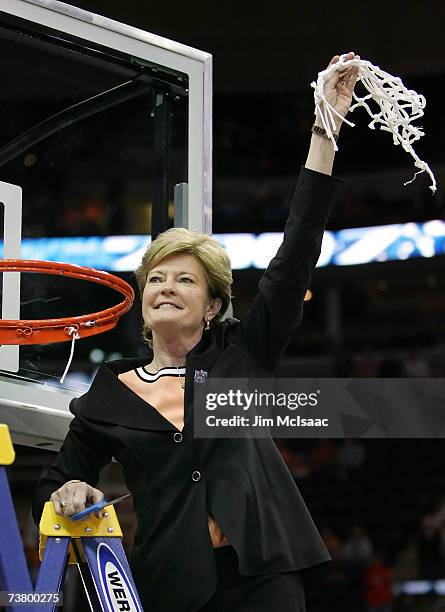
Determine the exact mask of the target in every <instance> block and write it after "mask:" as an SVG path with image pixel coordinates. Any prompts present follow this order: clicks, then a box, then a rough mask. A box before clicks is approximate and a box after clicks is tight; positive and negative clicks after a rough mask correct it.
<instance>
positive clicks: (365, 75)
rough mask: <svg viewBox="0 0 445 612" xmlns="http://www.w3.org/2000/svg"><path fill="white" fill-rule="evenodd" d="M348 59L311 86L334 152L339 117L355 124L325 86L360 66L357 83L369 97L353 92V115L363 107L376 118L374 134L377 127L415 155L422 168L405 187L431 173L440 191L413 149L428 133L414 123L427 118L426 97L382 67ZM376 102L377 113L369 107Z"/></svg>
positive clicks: (432, 187) (374, 120)
mask: <svg viewBox="0 0 445 612" xmlns="http://www.w3.org/2000/svg"><path fill="white" fill-rule="evenodd" d="M344 57H345V56H340V59H339V61H338V62H337V63H336V64H332V65H331V66H329V67H328V68H326V70H323V71H322V72H319V73H318V78H317V82H315V81H314V82H313V83H311V86H312V87H313V88H314V99H315V115H316V116H317V117H319V118H320V120H321V122H322V124H323V127H324V129H325V130H326V134H327V135H328V137H329V138H330V139H331V140H332V144H333V145H334V149H335V150H336V151H338V147H337V144H336V142H335V139H334V136H333V132H334V130H335V129H336V124H335V117H334V115H337V116H338V117H339V118H340V119H341V120H342V121H344V122H345V123H347V124H348V125H350V126H351V127H354V125H355V124H354V123H352V122H351V121H348V120H347V119H346V118H343V117H342V116H341V115H340V114H339V113H338V112H337V111H336V110H335V109H334V108H333V107H332V106H331V105H330V104H329V102H328V101H327V100H326V98H325V95H324V88H323V86H324V83H325V81H326V79H328V78H329V77H330V76H331V74H332V73H333V72H334V71H335V70H342V71H343V70H345V69H346V68H348V67H349V66H358V67H359V73H358V77H357V81H361V83H362V84H363V85H364V87H365V89H367V90H368V92H369V93H368V94H367V95H365V96H363V97H362V98H360V97H359V96H357V94H356V93H355V91H354V92H353V100H355V104H353V105H352V106H351V108H350V109H349V110H350V111H353V110H355V109H356V108H357V107H358V106H363V107H364V108H365V109H366V111H367V112H368V114H369V115H370V116H371V117H372V121H371V123H370V124H369V125H368V127H370V128H371V130H374V129H375V126H376V124H377V125H378V126H379V127H380V129H381V130H384V131H385V132H390V133H391V134H392V139H393V143H394V144H395V145H399V144H400V145H402V148H403V149H404V150H405V151H406V152H407V153H409V154H410V155H412V157H413V158H414V165H415V167H416V168H419V170H418V172H415V174H414V176H413V178H412V179H411V180H410V181H407V182H406V183H404V185H408V184H409V183H412V182H413V181H414V179H415V178H416V176H417V175H418V174H421V173H422V172H427V173H428V174H429V176H430V178H431V181H432V184H431V185H430V189H431V190H432V192H433V193H435V191H436V180H435V178H434V174H433V173H432V171H431V168H430V167H429V166H428V164H427V163H426V162H424V161H422V160H421V159H420V158H419V157H418V156H417V154H416V152H415V151H414V149H413V143H414V142H415V141H416V140H419V138H421V136H423V135H424V132H423V131H422V130H421V129H420V128H419V127H416V126H414V125H413V122H414V121H416V120H417V119H420V117H423V109H424V108H425V104H426V100H425V98H424V96H421V95H419V94H418V93H416V92H415V91H413V90H409V89H407V88H406V87H405V86H404V84H403V83H402V81H401V79H400V78H399V77H394V76H392V75H391V74H388V73H387V72H385V71H384V70H381V69H380V68H379V67H378V66H374V65H373V64H371V62H368V61H366V60H363V59H352V60H348V61H344ZM371 100H374V102H376V104H377V106H378V108H377V109H376V112H375V113H373V112H372V110H371V108H370V107H369V105H368V103H369V102H371Z"/></svg>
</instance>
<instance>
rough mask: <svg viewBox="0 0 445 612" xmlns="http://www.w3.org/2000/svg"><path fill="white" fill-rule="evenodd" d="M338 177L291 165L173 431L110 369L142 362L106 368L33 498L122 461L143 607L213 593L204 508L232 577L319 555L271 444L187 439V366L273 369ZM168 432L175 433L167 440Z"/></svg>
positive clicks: (321, 549)
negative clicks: (284, 194) (239, 312)
mask: <svg viewBox="0 0 445 612" xmlns="http://www.w3.org/2000/svg"><path fill="white" fill-rule="evenodd" d="M339 185H340V181H339V180H338V179H335V178H332V177H329V176H327V175H323V174H319V173H317V172H313V171H310V170H306V169H304V168H303V169H302V171H301V174H300V177H299V180H298V183H297V188H296V191H295V195H294V198H293V200H292V205H291V210H290V215H289V219H288V221H287V223H286V228H285V236H284V241H283V244H282V245H281V246H280V248H279V250H278V253H277V255H276V256H275V258H274V259H273V260H272V261H271V263H270V265H269V267H268V268H267V270H266V271H265V273H264V275H263V277H262V278H261V281H260V283H259V292H258V295H257V296H256V298H255V299H254V301H253V303H252V305H251V308H250V310H249V312H248V313H247V314H246V315H245V316H244V317H243V318H242V319H241V320H240V321H238V320H236V319H227V320H225V321H224V322H222V323H220V324H219V325H216V326H215V327H214V328H213V329H211V330H210V331H208V332H205V333H204V334H203V336H202V340H201V341H200V342H199V343H198V344H197V345H196V346H195V347H194V349H193V350H192V351H190V353H189V354H188V355H187V358H186V382H185V401H184V411H185V415H184V429H183V431H182V434H181V435H178V434H180V432H179V431H178V430H177V429H176V428H175V427H174V426H173V425H172V424H171V423H170V422H169V421H167V420H166V419H165V418H164V417H163V416H162V415H161V414H160V413H159V412H157V411H156V409H155V408H153V407H152V406H150V405H149V404H147V403H146V402H145V401H144V400H142V399H141V398H140V397H139V396H138V395H136V394H135V393H133V392H132V391H131V390H130V389H129V388H128V387H127V386H126V385H125V384H123V383H122V382H121V381H120V380H119V379H118V378H117V374H118V373H120V372H125V371H128V370H131V369H133V368H135V367H137V366H140V365H146V364H147V363H149V362H150V361H151V357H148V358H145V359H122V360H119V361H115V362H112V363H105V364H104V365H102V366H101V368H100V369H99V371H98V373H97V375H96V377H95V380H94V381H93V383H92V386H91V388H90V390H89V391H88V392H87V393H86V394H85V395H83V396H82V397H80V398H77V399H74V400H73V401H72V403H71V406H70V410H71V412H72V413H73V414H74V415H75V418H74V419H73V420H72V421H71V424H70V430H69V433H68V434H67V436H66V438H65V441H64V444H63V446H62V448H61V450H60V452H59V454H58V456H57V459H56V462H55V463H54V465H53V466H52V467H51V468H50V469H49V471H48V473H47V474H46V475H45V476H44V477H43V478H42V479H41V481H40V483H39V488H38V492H37V494H36V497H35V499H34V505H33V512H34V518H35V520H36V521H38V520H39V517H40V515H41V512H42V507H43V504H44V502H45V501H46V500H48V499H49V497H50V495H51V493H52V492H53V491H55V490H56V489H57V488H59V487H60V486H61V485H62V484H63V483H64V482H66V481H67V480H71V479H77V478H78V479H80V480H84V481H86V482H88V483H89V484H91V485H93V486H95V485H96V483H97V482H98V478H99V472H100V470H101V468H102V467H103V466H104V465H105V464H106V463H108V462H109V461H110V459H111V457H113V456H114V457H115V458H116V460H117V461H118V462H119V463H120V464H121V465H122V467H123V471H124V475H125V479H126V483H127V486H128V488H129V490H130V491H131V492H132V494H133V498H134V507H135V512H136V516H137V519H138V528H137V531H136V534H135V540H134V548H133V556H132V567H133V572H134V577H135V580H136V584H137V586H138V589H139V592H140V595H141V598H142V603H143V605H144V606H145V607H146V609H147V610H150V611H151V612H185V611H190V612H191V611H193V610H197V609H198V608H200V607H201V606H202V605H204V603H205V602H206V601H207V600H208V599H209V598H210V597H211V596H212V594H213V592H214V590H215V586H216V580H217V577H216V570H215V563H214V556H213V550H212V544H211V539H210V535H209V530H208V526H207V515H208V514H209V513H210V514H211V515H212V516H213V517H214V518H215V520H216V521H217V523H218V524H219V526H220V527H221V530H222V532H223V533H224V534H225V535H226V536H227V538H228V539H229V541H230V542H231V544H232V545H233V546H234V548H235V550H236V552H237V554H238V558H239V568H240V572H241V573H242V574H246V575H255V574H269V573H278V572H287V571H293V570H300V569H304V568H309V567H313V566H316V565H319V564H321V563H324V562H326V561H328V560H329V555H328V552H327V550H326V548H325V546H324V544H323V542H322V540H321V538H320V536H319V534H318V531H317V529H316V527H315V525H314V523H313V521H312V519H311V517H310V515H309V512H308V510H307V508H306V506H305V504H304V502H303V499H302V498H301V495H300V493H299V491H298V489H297V487H296V485H295V482H294V480H293V478H292V476H291V474H290V473H289V470H288V469H287V467H286V465H285V463H284V461H283V460H282V458H281V455H280V453H279V451H278V450H277V448H276V446H275V443H274V442H273V440H272V439H267V438H266V439H246V438H242V439H198V438H196V439H195V438H194V435H193V387H194V384H196V383H194V373H195V371H196V370H205V371H207V372H208V375H209V377H216V378H225V377H229V378H230V377H234V378H261V377H265V376H272V375H273V373H274V372H275V370H276V369H277V367H278V365H279V362H280V360H281V358H282V356H283V353H284V352H285V350H286V346H287V344H288V341H289V338H290V336H291V334H292V333H293V331H294V330H295V328H296V327H297V325H298V324H299V322H300V320H301V317H302V309H303V297H304V295H305V292H306V290H307V288H308V286H309V282H310V278H311V273H312V270H313V268H314V266H315V264H316V262H317V259H318V256H319V253H320V245H321V240H322V235H323V229H324V226H325V223H326V220H327V218H328V214H329V210H330V207H331V205H332V202H333V199H334V195H335V193H336V191H337V189H338V187H339ZM175 434H176V435H175Z"/></svg>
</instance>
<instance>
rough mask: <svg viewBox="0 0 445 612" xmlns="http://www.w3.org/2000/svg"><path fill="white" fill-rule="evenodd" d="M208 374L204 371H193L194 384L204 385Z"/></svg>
mask: <svg viewBox="0 0 445 612" xmlns="http://www.w3.org/2000/svg"><path fill="white" fill-rule="evenodd" d="M208 376H209V375H208V373H207V372H206V371H205V370H195V376H194V381H195V383H205V381H206V380H207V378H208Z"/></svg>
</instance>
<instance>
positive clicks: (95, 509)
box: [70, 493, 131, 521]
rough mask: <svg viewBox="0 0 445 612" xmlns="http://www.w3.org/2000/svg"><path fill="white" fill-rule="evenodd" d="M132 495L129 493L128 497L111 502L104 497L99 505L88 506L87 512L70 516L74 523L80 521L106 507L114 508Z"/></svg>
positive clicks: (83, 511)
mask: <svg viewBox="0 0 445 612" xmlns="http://www.w3.org/2000/svg"><path fill="white" fill-rule="evenodd" d="M130 495H131V493H127V494H126V495H122V497H116V499H112V500H110V501H108V500H106V499H105V497H104V498H103V499H102V500H101V501H100V502H97V504H93V505H92V506H88V508H85V510H81V511H80V512H77V513H76V514H72V515H71V516H70V519H71V520H72V521H80V520H82V519H83V518H85V517H86V516H88V515H89V514H91V513H92V512H98V510H102V508H105V506H113V505H114V504H117V503H118V502H120V501H122V500H123V499H125V498H126V497H130Z"/></svg>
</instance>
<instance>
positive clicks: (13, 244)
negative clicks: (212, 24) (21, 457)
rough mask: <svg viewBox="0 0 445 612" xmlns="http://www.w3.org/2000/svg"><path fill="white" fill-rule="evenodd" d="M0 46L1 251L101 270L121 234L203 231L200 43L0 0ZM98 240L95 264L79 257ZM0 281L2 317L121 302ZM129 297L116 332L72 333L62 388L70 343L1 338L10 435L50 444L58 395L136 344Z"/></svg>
mask: <svg viewBox="0 0 445 612" xmlns="http://www.w3.org/2000/svg"><path fill="white" fill-rule="evenodd" d="M0 56H1V58H2V60H1V62H0V76H1V83H2V93H1V96H0V202H1V204H2V206H0V239H1V241H2V242H1V243H0V244H1V246H2V252H1V256H2V257H4V258H22V259H43V260H45V259H46V260H54V261H64V262H68V263H78V264H82V265H90V266H92V267H100V268H101V269H107V257H106V256H107V254H110V253H111V252H113V249H115V250H116V249H123V246H122V245H123V244H125V242H127V243H128V244H127V246H128V248H129V250H131V248H132V246H131V245H132V244H133V242H134V240H135V236H139V237H140V236H144V237H145V238H146V240H145V239H144V241H143V244H142V246H139V247H138V248H139V250H140V253H138V254H139V255H142V252H143V251H144V249H145V247H146V245H147V244H148V242H149V240H150V237H151V236H155V235H157V234H158V233H159V232H160V231H162V230H164V229H166V228H167V227H169V226H171V225H173V224H175V225H183V226H185V227H190V228H195V229H199V230H201V231H205V232H207V233H210V232H211V177H212V168H211V145H212V143H211V138H212V134H211V125H212V120H211V112H212V109H211V102H212V91H211V71H212V64H211V56H210V55H209V54H207V53H204V52H201V51H199V50H196V49H192V48H190V47H186V46H184V45H181V44H179V43H177V42H175V41H171V40H167V39H165V38H162V37H159V36H156V35H154V34H150V33H148V32H144V31H141V30H138V29H137V28H134V27H130V26H126V25H124V24H121V23H118V22H115V21H112V20H109V19H106V18H104V17H101V16H98V15H94V14H92V13H88V12H86V11H83V10H80V9H77V8H75V7H73V6H69V5H66V4H63V3H61V2H55V1H53V0H2V3H1V7H0ZM189 202H191V203H193V206H188V203H189ZM98 244H100V245H101V247H100V248H101V249H102V255H103V264H104V265H100V264H101V263H102V260H101V261H100V262H99V265H98V263H97V258H95V259H94V261H93V260H91V261H90V260H89V253H91V252H92V249H93V247H94V248H95V252H96V253H97V250H98ZM138 244H139V243H138ZM123 256H124V255H123ZM133 256H134V253H133ZM136 259H137V258H136ZM108 269H109V268H108ZM112 271H113V270H112ZM122 276H124V277H125V278H126V279H127V280H129V282H131V283H132V284H133V286H134V287H135V288H136V284H135V281H134V277H133V276H132V275H131V274H128V273H127V274H126V275H125V274H122ZM0 280H1V316H2V318H8V319H19V318H20V319H35V318H38V319H44V318H58V317H63V316H71V315H73V316H74V315H76V314H85V313H88V312H94V311H97V310H100V309H102V308H106V307H108V306H111V305H114V304H116V303H117V301H119V296H118V295H117V294H115V293H114V292H112V291H110V290H107V289H105V290H104V289H103V288H101V287H98V286H94V285H92V284H89V283H84V282H83V281H77V280H73V279H63V278H60V279H59V278H57V277H50V276H45V275H35V274H24V273H22V274H21V275H20V274H17V273H4V274H3V278H2V279H0ZM138 306H139V304H138V303H136V304H135V306H134V307H133V309H132V311H131V312H130V313H129V314H128V315H126V316H125V317H124V318H123V319H121V321H120V323H119V324H118V327H117V329H116V330H114V331H113V332H109V333H107V334H105V335H101V336H95V337H94V339H93V338H90V339H87V340H85V341H79V342H78V343H76V347H75V354H74V361H73V365H72V367H71V371H70V374H69V375H68V376H67V378H66V381H65V383H64V384H63V385H61V384H60V382H59V379H60V376H61V375H62V373H63V370H64V367H65V364H66V361H67V359H68V356H69V352H70V345H69V343H64V344H52V345H39V346H29V347H18V346H0V422H4V423H7V424H8V425H9V428H10V431H11V434H12V437H13V440H14V442H16V443H19V444H28V445H33V446H42V447H45V448H51V449H56V448H58V446H59V445H60V441H61V440H62V439H63V437H64V435H65V433H66V428H67V424H68V421H69V412H68V404H69V401H70V400H71V399H72V398H73V397H75V396H77V395H80V394H82V393H83V392H85V391H86V390H87V389H88V387H89V384H90V382H91V379H92V376H93V375H94V372H95V370H96V369H97V367H98V364H99V363H100V362H101V361H103V360H104V359H110V358H113V357H119V356H120V355H122V356H130V355H136V356H137V355H138V354H141V355H142V354H144V347H143V344H142V342H141V341H140V336H141V334H140V329H141V326H140V323H141V318H140V312H139V307H138Z"/></svg>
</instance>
